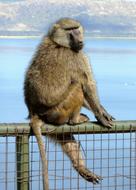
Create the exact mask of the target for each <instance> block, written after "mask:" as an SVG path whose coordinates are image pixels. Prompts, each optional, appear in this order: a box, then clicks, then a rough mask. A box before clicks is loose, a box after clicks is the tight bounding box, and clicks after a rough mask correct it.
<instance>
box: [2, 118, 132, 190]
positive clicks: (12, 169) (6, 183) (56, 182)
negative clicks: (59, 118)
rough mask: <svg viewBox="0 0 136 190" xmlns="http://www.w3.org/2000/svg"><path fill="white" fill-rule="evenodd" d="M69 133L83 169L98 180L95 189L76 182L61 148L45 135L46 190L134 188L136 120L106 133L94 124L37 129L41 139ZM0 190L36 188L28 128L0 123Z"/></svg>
mask: <svg viewBox="0 0 136 190" xmlns="http://www.w3.org/2000/svg"><path fill="white" fill-rule="evenodd" d="M52 129H55V130H53V131H52V133H54V134H60V133H61V134H62V133H72V134H75V138H76V139H77V141H78V142H79V144H80V146H81V148H82V152H83V154H84V159H85V162H86V165H87V167H88V168H89V169H90V170H92V171H93V172H95V173H96V174H98V175H101V176H102V177H103V181H102V182H101V183H100V184H98V185H93V184H91V183H89V182H86V181H85V180H84V179H82V178H81V177H80V176H79V175H78V174H77V173H76V172H75V170H74V169H73V167H72V165H71V163H70V161H69V159H68V158H67V157H66V156H65V155H64V154H63V152H62V150H61V148H60V147H59V146H58V145H57V144H56V143H52V142H51V141H50V140H49V139H48V138H46V137H45V145H46V150H47V157H48V164H49V166H48V170H49V184H50V190H64V189H65V190H78V189H82V190H87V189H88V190H135V189H136V121H124V122H123V121H120V122H119V121H118V122H115V123H114V126H113V127H112V129H107V128H102V127H101V126H99V125H98V124H96V123H86V124H81V125H76V126H68V125H64V126H60V127H57V128H54V126H52V125H48V126H46V127H45V128H44V127H43V129H42V132H43V135H46V133H47V132H48V131H50V130H52ZM0 190H42V175H41V162H40V155H39V150H38V146H37V143H36V139H35V137H34V136H33V133H32V131H31V130H30V127H29V125H28V124H0Z"/></svg>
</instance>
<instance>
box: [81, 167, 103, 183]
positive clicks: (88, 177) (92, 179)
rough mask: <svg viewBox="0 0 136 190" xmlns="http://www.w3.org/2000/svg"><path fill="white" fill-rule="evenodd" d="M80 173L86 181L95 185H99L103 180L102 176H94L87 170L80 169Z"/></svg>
mask: <svg viewBox="0 0 136 190" xmlns="http://www.w3.org/2000/svg"><path fill="white" fill-rule="evenodd" d="M78 172H79V174H80V175H81V176H82V177H83V178H84V179H85V180H87V181H89V182H92V183H93V184H99V182H100V181H101V180H102V177H101V176H98V175H96V174H94V173H93V172H91V171H89V170H88V169H87V168H84V167H80V168H78Z"/></svg>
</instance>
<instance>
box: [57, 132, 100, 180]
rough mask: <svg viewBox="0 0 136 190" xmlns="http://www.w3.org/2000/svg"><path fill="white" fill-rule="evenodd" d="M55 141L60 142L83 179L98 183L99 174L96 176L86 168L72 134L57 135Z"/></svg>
mask: <svg viewBox="0 0 136 190" xmlns="http://www.w3.org/2000/svg"><path fill="white" fill-rule="evenodd" d="M57 141H58V142H59V143H60V144H61V146H62V149H63V151H64V152H65V153H66V154H67V156H68V157H69V158H70V160H71V161H72V164H73V167H74V168H75V169H76V171H77V172H78V173H79V174H80V175H81V176H82V177H83V178H84V179H85V180H87V181H89V182H92V183H94V184H96V183H99V180H102V178H101V177H100V176H97V175H96V174H94V173H93V172H91V171H90V170H89V169H87V168H86V166H85V162H84V160H83V157H82V153H81V150H80V145H79V143H78V142H77V141H76V140H75V138H74V136H73V135H72V134H67V135H63V136H57Z"/></svg>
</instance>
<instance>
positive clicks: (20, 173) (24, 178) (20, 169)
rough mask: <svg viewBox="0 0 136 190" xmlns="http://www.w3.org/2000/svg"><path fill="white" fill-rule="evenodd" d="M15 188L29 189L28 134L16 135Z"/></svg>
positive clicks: (20, 189)
mask: <svg viewBox="0 0 136 190" xmlns="http://www.w3.org/2000/svg"><path fill="white" fill-rule="evenodd" d="M16 168H17V190H29V136H28V135H20V136H17V137H16Z"/></svg>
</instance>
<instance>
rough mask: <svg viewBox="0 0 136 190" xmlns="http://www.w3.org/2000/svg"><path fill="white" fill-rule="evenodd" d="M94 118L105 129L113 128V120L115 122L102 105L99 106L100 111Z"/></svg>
mask: <svg viewBox="0 0 136 190" xmlns="http://www.w3.org/2000/svg"><path fill="white" fill-rule="evenodd" d="M95 117H96V119H97V120H98V122H100V123H101V124H102V125H103V126H105V127H107V128H111V127H112V126H113V120H115V118H114V117H112V116H111V115H110V114H109V113H108V112H107V111H106V110H105V109H104V107H103V106H102V105H101V106H100V110H99V111H98V112H97V113H96V114H95Z"/></svg>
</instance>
